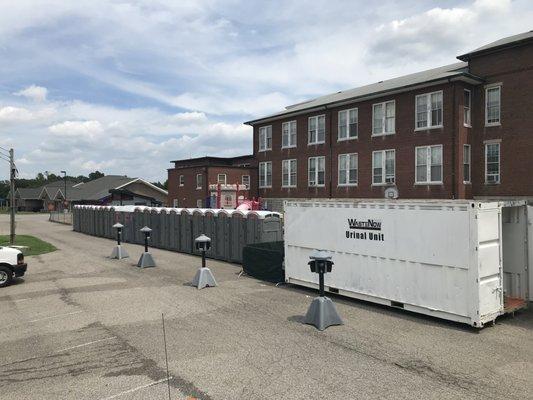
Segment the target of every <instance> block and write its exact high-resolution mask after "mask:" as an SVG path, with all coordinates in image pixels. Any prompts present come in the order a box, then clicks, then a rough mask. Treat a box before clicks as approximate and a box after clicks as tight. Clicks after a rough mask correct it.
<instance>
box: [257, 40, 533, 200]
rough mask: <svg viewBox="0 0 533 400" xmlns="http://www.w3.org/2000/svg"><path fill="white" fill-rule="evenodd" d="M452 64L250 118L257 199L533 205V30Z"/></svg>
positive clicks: (461, 58)
mask: <svg viewBox="0 0 533 400" xmlns="http://www.w3.org/2000/svg"><path fill="white" fill-rule="evenodd" d="M458 58H459V59H460V60H461V62H459V63H455V64H452V65H448V66H444V67H440V68H435V69H431V70H428V71H423V72H419V73H415V74H411V75H407V76H403V77H400V78H396V79H391V80H387V81H382V82H378V83H375V84H371V85H368V86H363V87H359V88H356V89H351V90H347V91H341V92H338V93H334V94H330V95H326V96H323V97H319V98H317V99H314V100H310V101H307V102H303V103H299V104H295V105H292V106H288V107H286V109H285V110H283V111H282V112H280V113H277V114H274V115H270V116H267V117H263V118H259V119H256V120H253V121H249V122H247V124H249V125H252V126H253V129H254V140H253V146H254V159H255V162H256V163H257V167H258V195H259V196H260V197H262V198H263V199H264V200H266V203H267V205H268V206H269V208H272V209H281V207H282V201H283V200H284V199H295V198H348V197H349V198H383V197H384V195H385V190H386V189H387V188H388V187H394V188H395V189H396V190H395V191H394V192H393V193H398V195H399V198H440V199H456V198H459V199H465V198H466V199H468V198H503V197H512V198H528V199H533V179H532V178H531V176H530V175H531V174H532V173H533V157H532V156H531V154H532V152H533V95H532V94H531V93H533V31H531V32H527V33H523V34H520V35H516V36H512V37H509V38H505V39H502V40H499V41H497V42H494V43H491V44H489V45H487V46H484V47H481V48H479V49H476V50H474V51H472V52H470V53H467V54H464V55H461V56H459V57H458Z"/></svg>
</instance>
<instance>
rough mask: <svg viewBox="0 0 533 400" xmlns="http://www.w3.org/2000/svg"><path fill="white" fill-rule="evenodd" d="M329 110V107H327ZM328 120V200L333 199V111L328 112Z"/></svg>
mask: <svg viewBox="0 0 533 400" xmlns="http://www.w3.org/2000/svg"><path fill="white" fill-rule="evenodd" d="M326 109H327V107H326ZM327 115H328V120H329V124H328V125H329V140H328V141H329V193H328V198H330V199H331V194H332V193H333V148H332V146H333V130H332V125H331V123H332V118H331V111H328V113H327Z"/></svg>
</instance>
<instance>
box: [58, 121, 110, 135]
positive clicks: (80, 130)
mask: <svg viewBox="0 0 533 400" xmlns="http://www.w3.org/2000/svg"><path fill="white" fill-rule="evenodd" d="M48 130H49V131H50V132H52V133H53V134H54V135H56V136H60V137H73V138H87V139H95V138H98V137H100V136H102V134H103V133H104V128H103V127H102V124H101V123H100V122H99V121H65V122H61V123H59V124H55V125H52V126H50V127H49V128H48Z"/></svg>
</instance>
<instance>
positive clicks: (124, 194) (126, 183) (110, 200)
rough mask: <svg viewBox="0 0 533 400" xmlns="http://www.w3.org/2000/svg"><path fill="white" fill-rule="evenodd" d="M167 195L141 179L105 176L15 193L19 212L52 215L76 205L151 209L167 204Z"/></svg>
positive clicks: (22, 189) (55, 183)
mask: <svg viewBox="0 0 533 400" xmlns="http://www.w3.org/2000/svg"><path fill="white" fill-rule="evenodd" d="M167 195H168V194H167V191H166V190H164V189H161V188H159V187H157V186H155V185H153V184H151V183H150V182H147V181H145V180H144V179H141V178H130V177H127V176H122V175H106V176H103V177H101V178H98V179H95V180H92V181H89V182H81V183H75V182H70V181H67V184H66V186H65V182H64V181H56V182H52V183H49V184H46V185H43V186H41V187H38V188H19V189H17V191H16V193H15V199H16V201H17V209H18V210H20V211H53V210H60V209H62V208H63V207H64V205H65V201H66V203H67V205H68V206H69V207H70V206H72V205H75V204H95V205H148V206H161V205H164V204H166V201H167Z"/></svg>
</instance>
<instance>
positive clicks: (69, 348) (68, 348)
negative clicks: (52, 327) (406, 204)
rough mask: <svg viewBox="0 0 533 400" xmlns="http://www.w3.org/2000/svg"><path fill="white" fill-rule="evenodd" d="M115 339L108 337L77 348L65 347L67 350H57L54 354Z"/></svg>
mask: <svg viewBox="0 0 533 400" xmlns="http://www.w3.org/2000/svg"><path fill="white" fill-rule="evenodd" d="M116 338H117V337H116V336H113V337H108V338H105V339H100V340H93V341H92V342H87V343H83V344H78V345H77V346H72V347H67V348H65V349H61V350H58V351H57V352H56V353H62V352H64V351H68V350H73V349H77V348H79V347H85V346H90V345H91V344H95V343H100V342H104V341H106V340H112V339H116Z"/></svg>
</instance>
